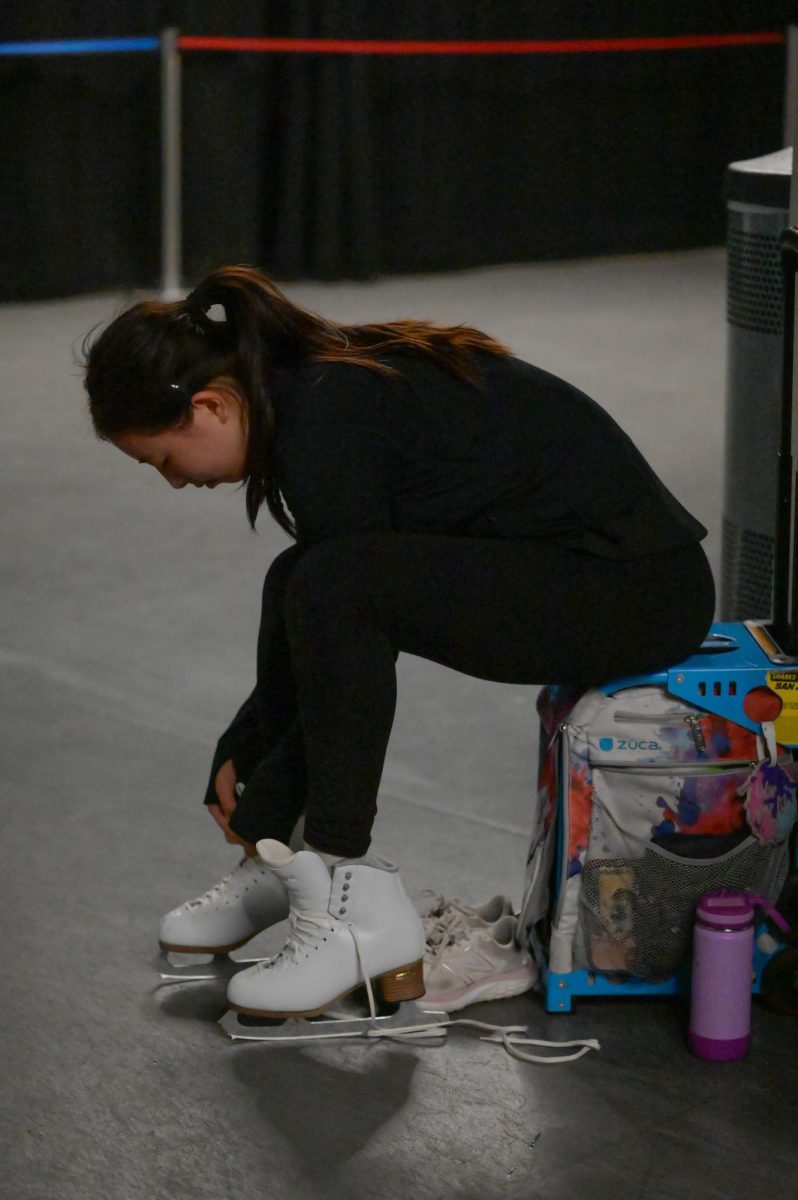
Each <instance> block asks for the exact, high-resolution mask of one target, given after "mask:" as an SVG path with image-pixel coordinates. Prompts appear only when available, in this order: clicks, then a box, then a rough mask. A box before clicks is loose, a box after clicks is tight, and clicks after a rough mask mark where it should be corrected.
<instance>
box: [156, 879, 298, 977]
mask: <svg viewBox="0 0 798 1200" xmlns="http://www.w3.org/2000/svg"><path fill="white" fill-rule="evenodd" d="M287 916H288V893H287V892H286V890H285V885H284V884H283V883H281V882H280V880H279V879H278V878H277V877H276V876H275V875H274V873H273V872H272V871H270V870H269V868H268V867H267V866H266V865H265V864H264V863H263V862H262V861H261V860H260V859H259V858H244V859H242V861H241V862H240V863H239V864H238V866H237V867H235V868H234V870H232V871H231V872H230V874H229V875H225V877H224V879H222V880H221V881H220V882H219V883H216V884H214V886H213V887H212V888H209V889H208V891H207V892H205V893H204V894H203V895H202V896H198V897H197V898H196V900H188V901H186V903H185V904H181V905H180V907H179V908H173V909H172V911H171V912H168V913H167V914H166V916H165V917H164V918H163V920H162V921H161V928H160V931H159V934H158V940H159V942H160V946H161V949H162V950H174V951H179V952H184V953H189V954H190V953H192V952H199V951H207V952H208V953H211V952H212V953H214V954H224V953H225V952H227V951H230V950H235V949H237V948H238V947H239V946H243V945H244V943H245V942H248V941H249V939H250V938H253V937H254V936H255V934H256V933H261V932H262V930H264V929H268V927H269V926H270V925H275V924H276V923H277V922H278V921H284V920H285V918H286V917H287Z"/></svg>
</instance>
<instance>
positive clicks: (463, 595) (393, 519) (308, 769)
mask: <svg viewBox="0 0 798 1200" xmlns="http://www.w3.org/2000/svg"><path fill="white" fill-rule="evenodd" d="M214 305H219V306H221V309H222V310H223V312H224V320H223V321H221V320H220V321H215V320H211V319H210V318H209V317H208V310H209V309H210V308H211V307H212V306H214ZM85 354H86V387H87V390H88V394H89V404H90V411H91V416H92V420H93V423H94V428H95V430H96V432H97V434H98V436H99V437H101V438H103V439H106V440H108V441H110V442H112V443H113V444H114V445H115V446H116V447H117V448H118V449H120V450H121V451H123V453H125V454H128V455H130V456H132V457H134V458H136V459H137V460H139V461H140V462H144V463H148V464H150V465H151V466H152V467H154V468H155V470H156V471H158V472H159V473H160V474H161V475H162V476H163V478H164V479H165V480H166V481H167V482H168V483H169V484H171V486H172V487H185V486H186V485H187V484H193V485H194V486H197V487H211V488H212V487H215V486H216V485H217V484H218V483H221V482H239V481H240V482H241V483H242V484H244V485H245V486H246V508H247V514H248V517H249V520H250V523H251V524H252V525H253V527H254V525H255V521H256V518H257V516H258V512H259V510H260V508H261V506H262V505H263V504H264V503H265V504H266V506H267V507H268V509H269V511H270V513H271V514H272V516H273V517H274V519H275V520H276V521H277V522H278V524H279V525H281V526H282V528H283V529H285V530H286V531H287V532H288V533H289V534H290V535H291V536H292V537H293V538H295V541H296V544H295V545H294V546H292V547H290V548H289V549H288V550H286V551H284V552H283V553H282V554H279V555H278V556H277V558H276V559H275V560H274V562H273V563H272V565H271V567H270V568H269V570H268V573H267V575H266V580H265V584H264V589H263V608H262V617H261V625H260V632H259V637H258V648H257V683H256V686H255V689H254V691H253V692H252V695H251V696H250V697H249V698H248V700H247V701H246V702H245V703H244V705H243V706H242V707H241V709H240V710H239V712H238V713H237V714H236V716H235V718H234V719H233V721H232V723H231V725H230V727H229V728H228V729H227V731H226V732H225V733H224V734H223V735H222V737H221V739H220V741H219V744H218V747H217V751H216V756H215V759H214V762H213V767H212V771H211V780H210V783H209V787H208V792H207V795H206V803H207V805H208V808H209V811H210V813H211V815H212V817H213V818H214V820H215V821H216V822H217V824H218V825H219V826H220V828H221V830H222V831H223V833H224V835H225V837H226V839H227V840H228V841H229V842H234V843H237V844H240V845H242V846H243V847H244V849H245V852H246V856H247V857H246V858H245V860H244V863H243V864H242V865H241V866H240V867H239V868H237V870H236V871H235V872H233V874H232V875H231V876H228V877H227V878H226V879H225V880H223V881H222V883H221V884H220V885H217V886H216V887H215V888H212V889H211V891H210V892H209V893H206V895H205V896H204V897H200V898H199V899H198V900H197V901H192V902H190V903H189V904H187V905H184V906H182V907H181V908H180V909H177V910H175V912H174V913H170V914H169V915H168V916H167V917H166V918H165V919H164V923H163V925H162V927H161V944H162V946H164V947H166V948H173V949H196V948H198V947H200V946H202V947H203V948H207V949H213V950H227V949H231V948H233V947H234V946H236V945H240V944H242V943H243V942H244V941H246V940H248V938H250V937H251V936H253V934H254V933H256V932H258V931H259V930H261V929H263V928H265V927H266V926H267V925H269V924H271V923H273V922H274V921H276V920H279V919H281V918H282V917H284V916H285V915H286V911H287V910H288V907H289V905H290V908H291V914H292V917H291V919H292V936H291V939H290V940H289V943H288V947H287V949H286V951H284V952H283V954H281V955H280V956H278V958H277V959H276V960H273V961H272V963H271V964H270V965H269V966H267V967H254V968H250V969H249V970H246V971H243V972H240V973H239V974H238V975H237V976H235V977H234V979H233V981H232V982H231V985H230V988H231V990H230V999H231V1002H232V1003H233V1004H234V1006H236V1007H239V1008H240V1009H242V1010H243V1011H249V1012H257V1013H264V1014H267V1015H271V1014H275V1013H288V1012H290V1013H291V1014H292V1015H300V1014H307V1013H309V1012H311V1011H319V1010H320V1009H322V1008H324V1007H325V1006H326V1005H327V1004H328V1002H330V1001H332V1000H333V999H334V998H335V997H337V996H338V995H339V994H342V993H345V992H347V991H349V990H351V989H352V988H354V987H355V986H356V985H357V984H358V982H360V980H361V979H362V978H363V977H364V976H365V977H367V978H372V979H379V980H380V981H381V984H380V986H381V987H382V990H383V993H384V994H385V995H386V996H389V994H390V996H392V997H393V998H400V997H399V996H398V995H397V991H398V992H401V994H402V996H404V995H407V996H411V995H419V994H420V991H421V990H423V984H422V981H421V966H420V959H421V952H422V950H423V938H422V937H421V930H420V925H419V921H418V917H417V916H416V914H415V912H414V910H413V909H412V907H411V906H410V905H409V903H408V901H407V899H406V897H405V896H404V892H403V891H402V886H401V883H400V881H399V877H398V874H397V872H396V870H395V868H393V867H392V865H391V864H387V863H385V862H384V860H381V859H378V858H376V857H375V856H373V855H370V854H369V853H368V851H369V843H370V831H371V827H372V823H373V820H374V815H375V810H376V798H377V792H378V788H379V783H380V775H381V772H382V767H383V760H384V757H385V752H386V748H387V744H388V739H389V736H390V732H391V725H392V721H393V715H394V705H395V688H396V680H395V661H396V657H397V655H398V654H399V652H400V651H404V652H405V653H409V654H416V655H420V656H421V657H424V658H428V659H431V660H433V661H434V662H439V663H443V664H445V665H446V666H448V667H452V668H454V669H455V670H458V671H462V672H465V673H466V674H470V675H474V676H477V677H479V678H482V679H488V680H495V681H498V682H504V683H528V684H540V683H545V682H551V681H556V682H560V683H568V684H572V685H576V686H578V687H587V686H589V685H591V684H599V683H601V682H603V681H606V680H608V679H611V678H614V677H617V676H620V675H627V674H633V673H634V674H638V673H643V672H646V671H649V670H651V669H654V668H658V667H662V666H665V665H667V664H669V663H672V662H674V661H677V660H678V659H680V658H682V657H684V656H685V655H687V654H690V653H691V652H693V651H694V650H696V649H697V647H698V646H699V645H700V643H701V641H702V639H703V637H704V634H705V633H706V631H707V629H708V626H709V624H710V622H711V620H712V615H713V610H714V587H713V582H712V576H711V573H710V569H709V566H708V563H707V560H706V557H705V555H704V552H703V550H702V548H701V546H700V541H701V539H702V538H703V537H704V536H705V535H706V530H705V529H704V528H703V526H702V525H700V524H699V522H698V521H696V520H695V519H694V518H693V517H692V516H691V515H690V514H689V513H688V512H686V510H685V509H684V508H683V507H682V506H681V505H680V504H679V503H678V501H677V500H676V499H675V498H674V497H673V496H672V495H671V494H670V493H669V492H668V491H667V490H666V488H665V487H664V486H663V484H662V483H661V482H660V480H659V479H658V478H657V477H656V475H655V474H654V472H653V471H652V470H651V468H650V467H649V466H648V465H647V463H646V462H645V460H644V459H643V457H642V456H641V454H640V453H639V452H638V450H637V449H636V448H635V446H634V445H633V444H632V442H631V441H630V440H629V438H628V437H627V436H626V435H625V434H624V433H623V432H622V430H621V429H620V428H619V427H618V425H617V424H616V423H615V422H614V420H613V419H612V418H611V417H610V416H609V415H608V414H607V413H605V412H604V411H603V410H602V409H601V408H600V407H599V406H598V405H597V404H596V403H595V402H594V401H593V400H591V399H589V397H588V396H586V395H584V394H583V393H582V392H580V391H578V390H577V389H576V388H574V387H572V386H571V385H570V384H568V383H565V382H564V381H562V380H560V379H557V378H555V377H554V376H552V375H549V374H547V373H546V372H545V371H542V370H539V369H538V368H536V367H533V366H530V365H529V364H528V363H525V362H522V361H521V360H519V359H517V358H515V357H513V356H512V355H511V354H510V352H509V351H508V350H506V349H505V347H504V346H502V345H501V344H500V343H499V342H497V341H495V340H494V339H493V338H491V337H488V336H487V335H486V334H483V333H479V332H478V331H477V330H475V329H470V328H467V327H465V326H456V327H453V328H441V327H436V326H433V325H431V324H428V323H425V322H420V321H397V322H393V323H390V324H383V325H376V324H375V325H341V324H336V323H335V322H333V321H329V320H326V319H323V318H321V317H319V316H316V315H315V314H313V313H310V312H307V311H305V310H303V309H301V308H298V307H297V306H296V305H294V304H292V303H291V302H290V301H289V300H288V299H287V298H286V297H285V296H284V295H283V294H282V293H281V292H280V291H279V290H278V289H277V288H276V287H275V285H274V284H273V283H272V282H271V281H270V280H268V279H267V278H266V277H265V276H264V275H262V274H260V273H259V272H258V271H256V270H254V269H252V268H249V267H224V268H220V269H219V270H216V271H214V272H212V273H211V274H210V275H208V276H207V277H206V278H205V279H204V280H203V281H202V282H201V283H200V284H199V286H198V287H197V288H196V289H195V290H194V291H193V292H192V293H191V294H190V295H189V296H188V297H187V298H186V300H184V301H176V302H173V303H166V302H160V301H146V302H142V303H139V304H136V305H135V306H134V307H133V308H131V309H130V310H128V311H127V312H124V313H122V315H121V316H119V317H117V318H116V319H115V320H114V321H113V322H112V323H111V324H110V325H109V326H108V327H107V328H106V329H105V331H104V332H103V333H102V334H101V335H100V336H99V337H97V338H96V340H94V341H93V343H88V341H87V345H86V347H85ZM303 813H304V819H305V823H304V839H305V849H304V850H301V851H299V852H298V853H296V854H294V853H293V852H292V851H290V850H289V849H288V848H287V846H286V843H287V842H288V841H289V839H290V837H291V833H292V830H293V829H294V827H295V825H296V823H297V821H298V819H299V818H300V816H301V815H302V814H303ZM256 842H258V853H257V854H256V851H255V843H256ZM286 896H287V897H288V899H286Z"/></svg>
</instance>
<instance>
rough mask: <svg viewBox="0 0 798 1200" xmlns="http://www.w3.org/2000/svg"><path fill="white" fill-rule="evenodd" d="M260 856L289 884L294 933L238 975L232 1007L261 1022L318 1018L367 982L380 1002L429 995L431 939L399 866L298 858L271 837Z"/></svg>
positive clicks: (307, 853)
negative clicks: (427, 945)
mask: <svg viewBox="0 0 798 1200" xmlns="http://www.w3.org/2000/svg"><path fill="white" fill-rule="evenodd" d="M257 849H258V854H259V855H260V856H261V858H262V859H263V861H264V863H266V864H267V866H268V869H269V870H271V872H272V873H273V874H274V876H275V877H276V878H277V879H279V880H280V881H281V883H283V884H284V885H285V887H286V888H287V890H288V894H289V897H290V900H291V911H290V915H289V928H290V933H289V937H288V941H287V942H286V944H285V946H284V947H283V949H282V950H281V951H280V953H279V954H278V955H277V956H276V957H275V958H272V959H267V960H266V961H264V962H261V963H257V964H256V965H255V966H253V967H248V968H246V969H245V970H243V971H239V972H238V974H237V975H235V976H234V977H233V978H232V979H231V981H230V984H229V986H228V989H227V998H228V1000H229V1002H230V1005H231V1007H233V1008H234V1009H237V1010H238V1012H243V1013H246V1014H248V1015H251V1016H257V1017H312V1016H318V1015H319V1014H320V1013H323V1012H326V1011H327V1009H329V1008H330V1007H331V1006H332V1005H333V1004H334V1003H335V1002H336V1001H337V1000H339V999H341V998H342V997H343V996H347V995H349V993H350V992H353V991H354V990H355V989H356V988H358V987H360V986H361V985H362V984H363V983H364V981H365V980H366V979H369V980H370V981H371V983H372V984H373V986H374V990H375V993H376V994H377V996H378V998H380V999H382V1000H384V1001H387V1002H394V1001H400V1000H415V999H417V997H419V996H421V995H422V994H423V991H424V978H423V968H422V958H423V953H424V934H423V930H422V927H421V921H420V919H419V916H418V913H417V912H416V910H415V909H414V908H413V906H412V904H411V903H410V901H409V900H408V898H407V896H406V895H405V891H404V888H403V887H402V881H401V879H400V878H399V872H398V871H397V869H396V867H395V866H394V865H393V863H389V862H386V861H385V860H384V859H378V858H373V857H370V858H369V861H368V862H347V861H346V860H344V861H343V862H341V863H336V864H335V866H334V867H333V869H332V873H330V870H329V869H328V867H327V866H326V865H325V863H324V861H323V859H321V858H320V857H319V855H318V854H315V853H314V852H313V851H312V850H300V851H299V852H298V853H296V854H294V853H292V851H291V850H289V848H288V847H287V846H283V845H282V843H280V842H276V841H273V840H271V839H264V840H263V841H260V842H258V843H257Z"/></svg>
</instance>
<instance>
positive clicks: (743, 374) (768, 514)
mask: <svg viewBox="0 0 798 1200" xmlns="http://www.w3.org/2000/svg"><path fill="white" fill-rule="evenodd" d="M791 172H792V149H791V148H787V149H786V150H779V151H777V152H776V153H775V154H768V155H765V156H764V157H763V158H755V159H750V160H748V161H747V162H738V163H731V164H730V166H729V168H728V170H727V172H726V181H725V188H724V193H725V198H726V202H727V207H728V242H727V249H728V274H727V290H726V318H727V322H728V329H727V332H728V341H727V370H726V380H727V404H726V459H725V485H724V499H723V566H722V579H721V603H720V609H721V611H720V617H721V620H724V621H737V620H742V619H747V618H753V619H765V620H766V619H768V618H769V617H770V616H771V605H772V572H773V555H774V548H775V529H776V466H777V454H778V443H779V413H780V406H781V402H780V394H779V388H780V372H781V349H782V286H781V268H780V263H779V250H778V238H779V234H780V233H781V232H782V230H783V229H785V228H786V226H787V225H788V224H789V203H790V177H791Z"/></svg>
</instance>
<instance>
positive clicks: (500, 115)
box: [0, 0, 798, 300]
mask: <svg viewBox="0 0 798 1200" xmlns="http://www.w3.org/2000/svg"><path fill="white" fill-rule="evenodd" d="M796 7H798V5H796V4H795V3H790V4H787V3H772V4H771V3H767V0H762V2H760V3H735V2H733V0H730V2H716V3H700V2H695V3H692V4H689V5H688V4H682V3H664V2H659V3H647V4H645V5H639V6H631V5H629V4H628V3H620V2H617V3H604V4H601V5H573V4H572V3H565V2H564V0H557V2H552V3H547V4H543V3H534V4H533V3H523V2H521V3H519V2H517V0H516V2H510V0H490V2H488V0H469V3H468V4H463V3H461V2H459V0H439V2H438V3H436V4H430V3H429V2H428V0H424V2H423V3H422V2H421V0H405V2H404V3H403V4H401V5H394V4H387V3H384V2H383V3H375V2H374V0H371V2H370V3H369V2H368V0H337V2H331V0H291V2H290V3H288V4H286V3H276V2H275V3H272V4H269V3H266V2H261V3H254V2H246V0H238V2H230V3H226V2H222V0H218V2H217V0H214V2H212V3H167V2H164V0H162V2H160V3H158V2H156V0H136V2H135V3H134V2H133V0H115V3H113V4H112V5H108V4H107V3H105V4H102V3H99V2H97V0H91V2H87V3H59V2H57V0H50V2H45V0H38V2H37V0H30V2H28V3H26V4H24V6H23V4H22V3H17V4H12V5H11V7H10V9H9V8H6V10H5V18H6V19H5V20H4V22H3V28H2V30H0V40H3V41H11V40H15V41H16V40H27V39H31V40H38V39H43V38H57V37H81V36H131V35H139V36H141V35H147V36H157V34H158V33H159V31H160V29H161V28H163V27H164V26H166V25H177V26H178V27H179V28H180V29H181V30H182V31H183V32H185V33H197V34H202V33H206V34H241V35H246V34H251V35H269V34H273V35H277V36H288V35H296V36H300V35H302V36H321V37H325V36H329V37H332V36H357V37H389V38H409V37H418V38H435V39H451V38H469V39H470V38H483V37H485V38H557V39H565V38H572V37H588V38H595V37H606V36H619V37H631V36H635V35H640V36H650V35H655V34H663V35H668V34H683V33H728V32H743V31H746V30H762V29H772V30H781V29H783V28H784V26H785V25H786V24H787V23H788V22H789V21H790V20H791V19H798V14H796V12H795V10H796ZM630 10H632V11H630ZM638 10H640V11H638ZM183 77H184V217H183V219H184V262H185V273H186V278H187V280H188V281H191V280H193V279H195V278H197V277H198V276H199V275H201V274H202V273H203V272H204V271H206V270H207V269H209V268H210V267H212V266H215V265H217V264H218V263H220V262H232V261H247V262H255V263H257V264H259V265H260V266H263V267H265V268H266V269H267V270H269V271H271V272H272V273H273V274H275V275H277V276H278V277H282V278H286V277H305V278H308V277H314V278H321V279H334V278H341V277H353V278H363V277H368V276H370V275H374V274H379V273H397V272H404V271H427V270H444V269H451V268H456V267H462V266H473V265H478V264H484V263H496V262H507V261H523V260H530V259H539V258H555V257H566V256H574V255H591V254H601V253H620V252H630V251H645V250H657V249H669V248H678V247H690V246H700V245H709V244H718V243H720V242H722V241H723V238H724V209H723V203H722V200H721V188H722V181H723V172H724V169H725V166H726V164H727V163H728V162H730V161H734V160H737V159H744V158H750V157H753V156H755V155H759V154H764V153H768V152H770V151H772V150H774V149H778V148H779V147H780V145H781V141H782V136H781V130H782V102H783V89H784V47H783V46H762V47H744V48H729V49H716V50H698V51H696V50H688V51H679V52H672V51H671V52H661V53H660V52H656V53H638V54H602V55H567V56H556V57H552V56H545V57H544V56H539V57H534V58H527V57H505V58H498V57H490V58H474V57H471V58H458V59H454V58H420V57H418V58H417V57H412V58H404V57H403V58H374V57H371V58H368V57H366V58H359V57H358V58H352V57H349V56H347V57H343V58H327V59H323V58H319V57H312V56H293V55H292V56H282V57H276V56H264V55H245V54H214V53H192V54H186V55H184V58H183ZM0 106H1V107H2V111H3V113H4V118H5V120H4V126H5V127H4V129H3V142H4V146H3V154H2V162H3V166H2V171H3V178H2V179H1V180H0V239H1V241H0V260H1V261H2V276H1V277H0V299H2V300H14V299H29V298H37V297H47V296H59V295H69V294H75V293H79V292H82V291H87V290H99V289H102V288H110V287H120V286H149V285H152V284H153V283H155V282H156V281H157V279H158V273H159V263H158V256H159V236H160V233H159V221H160V209H159V171H160V147H159V126H158V122H159V67H158V61H157V57H156V56H152V55H141V54H137V55H129V56H128V55H125V56H123V55H112V56H106V57H97V56H86V57H80V58H55V57H53V58H46V59H44V58H36V59H30V58H25V59H0Z"/></svg>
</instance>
